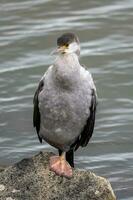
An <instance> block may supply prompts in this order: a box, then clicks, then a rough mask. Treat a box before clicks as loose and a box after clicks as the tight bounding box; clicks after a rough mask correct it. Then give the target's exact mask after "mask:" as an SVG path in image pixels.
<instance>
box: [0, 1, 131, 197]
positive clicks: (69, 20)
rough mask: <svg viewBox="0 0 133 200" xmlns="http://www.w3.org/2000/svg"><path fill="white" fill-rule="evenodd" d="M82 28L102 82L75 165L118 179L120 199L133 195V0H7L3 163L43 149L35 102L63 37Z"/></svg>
mask: <svg viewBox="0 0 133 200" xmlns="http://www.w3.org/2000/svg"><path fill="white" fill-rule="evenodd" d="M68 31H73V32H75V33H77V35H78V36H79V38H80V42H81V63H83V64H85V65H86V66H87V67H88V68H89V70H90V71H91V73H92V74H93V77H94V79H95V83H96V86H97V91H98V96H99V105H98V111H97V120H96V127H95V132H94V134H93V138H92V140H91V143H90V144H89V145H88V147H87V148H84V149H80V150H78V152H76V157H75V161H76V166H77V167H80V168H86V169H91V170H93V171H94V172H95V173H97V174H98V175H100V176H105V177H106V178H108V179H109V180H110V181H111V184H112V187H113V189H114V191H115V193H116V195H117V197H118V199H121V200H132V199H133V0H122V1H118V0H110V1H105V0H101V1H98V0H90V1H87V0H84V1H79V0H72V1H70V0H66V1H65V0H64V1H61V0H23V1H17V0H3V1H2V0H1V1H0V165H2V164H10V163H14V162H16V161H18V160H21V159H22V158H24V157H27V156H31V155H33V154H35V153H36V152H38V151H40V150H44V149H46V150H52V151H55V150H54V149H53V148H51V147H50V146H49V145H47V144H45V143H44V145H40V144H39V141H38V139H37V136H36V133H35V130H34V129H33V128H32V99H33V94H34V91H35V88H36V86H37V84H38V81H39V79H40V78H41V76H42V75H43V73H44V72H45V70H46V69H47V68H48V66H49V65H50V64H51V63H52V62H53V60H54V58H53V57H51V56H50V53H51V51H52V50H53V49H54V48H55V46H56V38H57V37H58V36H59V35H61V34H62V33H64V32H68Z"/></svg>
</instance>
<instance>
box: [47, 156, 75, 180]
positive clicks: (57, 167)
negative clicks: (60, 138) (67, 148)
mask: <svg viewBox="0 0 133 200" xmlns="http://www.w3.org/2000/svg"><path fill="white" fill-rule="evenodd" d="M50 170H51V171H54V172H55V173H56V174H57V175H59V176H65V177H67V178H71V177H72V168H71V166H70V165H69V163H68V162H67V161H66V159H65V153H62V155H61V156H52V157H50Z"/></svg>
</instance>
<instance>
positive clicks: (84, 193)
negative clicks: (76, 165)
mask: <svg viewBox="0 0 133 200" xmlns="http://www.w3.org/2000/svg"><path fill="white" fill-rule="evenodd" d="M51 155H53V154H52V153H46V152H40V153H39V154H37V155H35V156H33V157H32V158H27V159H23V160H22V161H20V162H18V163H16V164H14V165H13V166H10V167H7V168H6V169H5V170H4V171H3V172H1V173H0V183H1V184H2V185H4V186H5V187H6V190H3V191H1V192H0V200H3V199H7V198H9V197H10V198H12V199H15V200H44V199H45V200H52V199H53V200H54V199H57V200H58V199H59V200H75V199H76V200H85V199H88V200H116V197H115V195H114V192H113V190H112V188H111V185H110V183H109V182H108V181H107V180H106V179H105V178H102V177H99V176H96V175H95V174H94V173H92V172H90V171H81V170H78V169H74V170H73V177H72V178H71V179H67V178H65V177H60V176H57V175H56V174H55V173H54V172H51V171H50V170H49V157H50V156H51ZM12 191H17V192H12Z"/></svg>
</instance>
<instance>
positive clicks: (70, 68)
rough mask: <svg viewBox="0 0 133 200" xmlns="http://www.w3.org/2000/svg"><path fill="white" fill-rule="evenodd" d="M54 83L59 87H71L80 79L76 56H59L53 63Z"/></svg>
mask: <svg viewBox="0 0 133 200" xmlns="http://www.w3.org/2000/svg"><path fill="white" fill-rule="evenodd" d="M54 77H55V82H56V83H57V84H58V85H59V84H60V85H62V86H63V87H64V86H66V87H67V86H68V87H73V86H74V85H75V84H76V83H77V82H78V80H79V77H80V63H79V59H78V56H77V55H76V54H74V53H73V54H61V55H59V56H58V57H57V58H56V60H55V63H54Z"/></svg>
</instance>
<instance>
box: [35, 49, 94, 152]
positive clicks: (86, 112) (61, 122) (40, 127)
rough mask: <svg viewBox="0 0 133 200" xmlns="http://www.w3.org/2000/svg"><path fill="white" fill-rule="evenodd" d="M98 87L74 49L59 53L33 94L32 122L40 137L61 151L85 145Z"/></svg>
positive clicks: (90, 132) (92, 125) (88, 136)
mask: <svg viewBox="0 0 133 200" xmlns="http://www.w3.org/2000/svg"><path fill="white" fill-rule="evenodd" d="M96 101H97V100H96V88H95V85H94V82H93V79H92V76H91V74H90V73H89V72H88V71H87V70H85V69H84V67H82V66H81V65H80V63H79V60H78V56H77V55H76V54H75V53H70V54H60V55H59V56H57V58H56V60H55V62H54V64H53V65H52V66H50V67H49V68H48V70H47V72H46V73H45V74H44V76H43V77H42V79H41V81H40V83H39V86H38V89H37V90H36V93H35V96H34V114H33V123H34V126H35V127H36V130H37V133H38V137H39V140H40V141H42V139H44V140H45V141H46V142H48V143H49V144H50V145H52V146H54V147H56V148H57V149H59V150H60V151H65V152H68V151H69V150H70V149H75V150H76V149H77V148H78V147H79V146H86V145H87V143H88V141H89V140H90V138H91V136H92V133H93V129H94V124H95V113H96Z"/></svg>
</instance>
